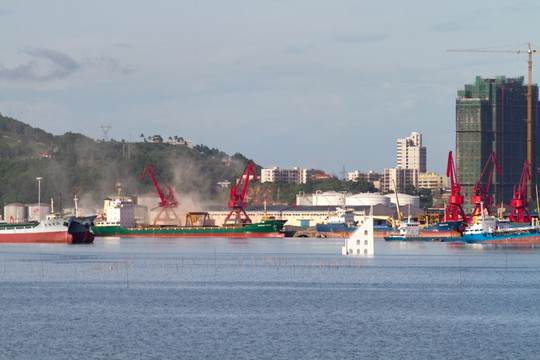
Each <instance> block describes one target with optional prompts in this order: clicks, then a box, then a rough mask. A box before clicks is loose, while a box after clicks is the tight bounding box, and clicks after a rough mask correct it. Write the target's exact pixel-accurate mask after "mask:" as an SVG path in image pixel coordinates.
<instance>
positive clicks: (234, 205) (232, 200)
mask: <svg viewBox="0 0 540 360" xmlns="http://www.w3.org/2000/svg"><path fill="white" fill-rule="evenodd" d="M251 174H253V181H257V174H256V172H255V167H254V166H253V164H252V163H251V162H250V161H248V163H247V165H246V167H245V169H244V172H243V173H242V176H240V179H238V181H237V183H236V185H235V186H231V195H230V197H229V203H228V204H229V207H230V208H231V212H230V213H229V215H227V217H226V218H225V224H226V223H227V222H234V223H236V224H251V219H250V218H249V216H248V214H246V211H245V210H244V206H246V201H245V196H246V190H247V185H248V183H249V179H250V175H251ZM242 183H243V186H242V191H241V192H240V193H238V188H239V187H240V185H241V184H242ZM233 215H234V216H233Z"/></svg>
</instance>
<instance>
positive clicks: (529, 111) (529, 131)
mask: <svg viewBox="0 0 540 360" xmlns="http://www.w3.org/2000/svg"><path fill="white" fill-rule="evenodd" d="M447 51H459V52H486V53H513V54H521V53H524V52H525V50H497V49H451V50H447ZM536 53H537V51H536V50H532V49H531V43H527V54H529V59H528V61H527V65H528V66H527V67H528V72H527V81H528V83H527V162H528V163H529V164H532V162H531V160H532V54H536ZM529 171H530V170H529ZM530 179H531V177H529V179H528V180H527V201H529V202H530V200H531V193H532V191H531V180H530Z"/></svg>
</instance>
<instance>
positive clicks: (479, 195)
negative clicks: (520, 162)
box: [469, 151, 501, 222]
mask: <svg viewBox="0 0 540 360" xmlns="http://www.w3.org/2000/svg"><path fill="white" fill-rule="evenodd" d="M494 168H497V174H498V175H499V176H501V171H500V170H499V164H497V158H496V156H495V153H494V152H493V151H492V152H491V154H489V157H488V159H487V161H486V165H485V166H484V170H482V174H480V178H479V179H478V181H477V182H476V183H475V184H474V188H473V195H472V196H471V205H472V204H474V209H473V211H472V214H471V217H470V218H469V222H471V221H472V219H473V218H474V217H475V216H477V215H481V212H482V204H483V208H484V209H485V210H486V211H487V213H488V214H489V215H491V210H490V206H491V205H492V204H493V198H492V197H491V196H489V188H490V187H491V179H492V178H493V169H494ZM486 175H487V179H486V181H485V184H482V179H484V177H485V176H486Z"/></svg>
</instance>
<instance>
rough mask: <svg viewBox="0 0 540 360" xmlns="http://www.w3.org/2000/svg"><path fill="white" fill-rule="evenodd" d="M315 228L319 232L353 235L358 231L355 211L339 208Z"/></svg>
mask: <svg viewBox="0 0 540 360" xmlns="http://www.w3.org/2000/svg"><path fill="white" fill-rule="evenodd" d="M315 228H316V229H317V231H318V232H329V233H340V234H344V233H347V234H348V233H353V232H354V231H355V230H356V229H357V222H356V221H355V220H354V210H353V209H350V208H344V207H338V208H336V211H335V212H333V213H331V214H329V215H328V216H327V217H326V219H325V220H324V221H323V222H322V223H320V224H316V225H315Z"/></svg>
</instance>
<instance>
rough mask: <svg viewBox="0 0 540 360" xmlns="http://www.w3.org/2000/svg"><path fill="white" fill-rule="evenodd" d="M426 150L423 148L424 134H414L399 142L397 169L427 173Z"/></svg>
mask: <svg viewBox="0 0 540 360" xmlns="http://www.w3.org/2000/svg"><path fill="white" fill-rule="evenodd" d="M426 158H427V156H426V148H425V147H423V146H422V134H419V133H417V132H413V133H412V134H411V136H409V137H407V138H405V139H398V140H397V167H398V168H401V169H414V170H417V172H418V173H425V172H426Z"/></svg>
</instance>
